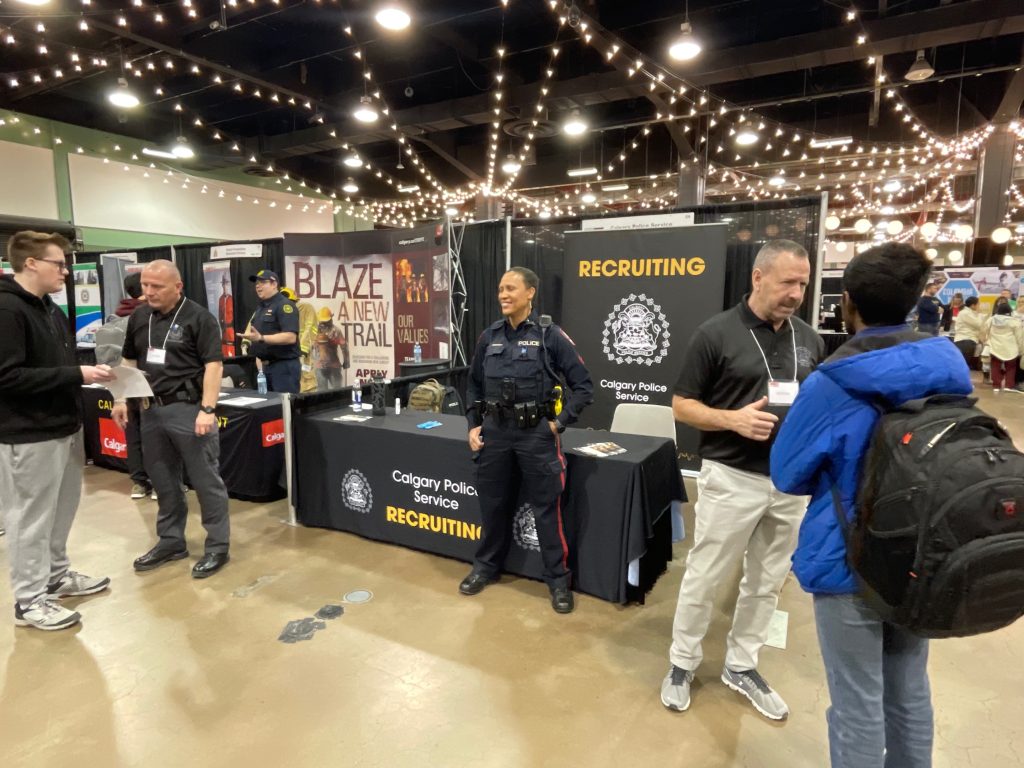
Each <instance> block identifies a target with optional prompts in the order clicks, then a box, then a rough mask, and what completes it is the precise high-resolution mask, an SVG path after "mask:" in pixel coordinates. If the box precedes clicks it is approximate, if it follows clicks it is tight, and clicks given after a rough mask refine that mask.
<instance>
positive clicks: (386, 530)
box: [292, 409, 685, 603]
mask: <svg viewBox="0 0 1024 768" xmlns="http://www.w3.org/2000/svg"><path fill="white" fill-rule="evenodd" d="M345 413H351V411H350V410H347V409H339V410H332V411H326V412H321V413H314V414H312V415H303V414H296V415H295V417H294V418H293V420H292V426H293V434H294V447H295V455H296V461H295V469H294V472H293V478H294V488H293V498H294V501H295V507H296V513H297V516H298V519H299V521H300V522H302V523H303V524H304V525H311V526H319V527H323V528H332V529H335V530H341V531H349V532H352V533H357V534H359V535H360V536H365V537H367V538H370V539H376V540H379V541H386V542H390V543H394V544H399V545H401V546H405V547H411V548H413V549H419V550H424V551H426V552H433V553H435V554H440V555H446V556H448V557H454V558H457V559H459V560H464V561H466V562H471V561H472V559H473V556H474V553H475V551H476V547H477V543H478V541H479V534H480V512H479V506H478V501H477V498H476V490H475V488H474V479H475V477H474V475H475V472H474V466H473V462H472V458H471V454H470V451H469V446H468V445H467V443H466V420H465V419H464V418H460V417H456V416H450V415H444V414H423V413H418V412H407V413H403V414H402V415H400V416H394V415H392V414H389V415H387V416H384V417H377V418H373V419H371V420H370V421H366V422H361V423H357V422H339V421H336V420H335V418H336V417H337V416H340V415H343V414H345ZM364 413H365V414H367V415H368V413H369V412H364ZM432 419H436V420H438V421H441V422H443V424H442V426H441V427H438V428H436V429H431V430H422V429H418V428H417V426H416V425H417V424H420V423H422V422H424V421H429V420H432ZM604 440H611V441H614V442H616V443H618V444H619V445H621V446H622V447H623V448H626V449H627V452H626V453H623V454H619V455H617V456H608V457H603V458H594V457H590V456H586V455H583V454H580V453H578V452H576V451H575V450H574V449H575V448H577V447H579V446H581V445H585V444H587V443H593V442H598V441H604ZM562 447H563V450H564V453H565V456H566V459H567V464H568V477H567V483H566V490H565V493H564V495H563V498H562V511H563V521H564V525H565V531H566V538H567V540H568V544H569V553H570V554H569V566H570V568H571V569H572V571H573V576H574V586H575V587H576V588H577V589H579V590H580V591H581V592H586V593H588V594H591V595H595V596H596V597H600V598H602V599H605V600H610V601H613V602H617V603H626V602H630V601H640V602H642V601H643V598H644V595H645V594H646V593H647V592H648V591H649V590H650V588H651V587H652V586H653V585H654V583H655V581H656V580H657V578H658V576H660V575H661V574H662V573H663V572H664V570H665V566H666V564H667V563H668V561H669V560H670V559H671V557H672V541H671V539H672V530H671V519H670V512H669V510H670V506H671V502H672V501H673V500H677V499H678V500H682V499H684V498H685V492H684V491H683V487H682V481H681V478H680V475H679V467H678V464H677V462H676V452H675V445H674V444H673V442H672V441H671V440H665V439H661V438H651V437H644V436H638V435H621V434H614V433H609V432H595V431H590V430H575V429H570V430H568V431H566V433H565V434H564V435H563V438H562ZM524 506H525V505H521V504H519V503H518V502H517V504H516V507H515V508H516V514H515V519H514V520H513V521H510V524H511V525H512V528H513V544H512V546H511V548H510V551H509V555H508V558H507V560H506V564H505V565H506V570H508V571H511V572H512V573H517V574H520V575H523V576H528V577H531V578H540V576H541V573H542V567H541V559H540V551H539V549H540V548H539V546H538V544H537V539H536V533H535V531H534V529H533V526H532V514H525V513H524ZM527 509H528V508H527ZM637 559H639V560H640V564H639V579H638V581H639V584H638V586H635V587H634V586H630V585H629V583H628V579H627V574H628V570H629V564H630V563H631V562H632V561H634V560H637ZM453 588H454V587H453Z"/></svg>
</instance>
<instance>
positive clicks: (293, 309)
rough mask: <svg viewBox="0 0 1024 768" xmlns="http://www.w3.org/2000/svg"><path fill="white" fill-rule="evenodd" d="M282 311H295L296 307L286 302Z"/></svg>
mask: <svg viewBox="0 0 1024 768" xmlns="http://www.w3.org/2000/svg"><path fill="white" fill-rule="evenodd" d="M281 311H282V312H287V313H290V312H294V311H295V307H293V306H292V305H291V304H285V305H284V306H283V307H281Z"/></svg>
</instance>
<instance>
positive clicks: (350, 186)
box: [341, 176, 359, 195]
mask: <svg viewBox="0 0 1024 768" xmlns="http://www.w3.org/2000/svg"><path fill="white" fill-rule="evenodd" d="M341 191H342V192H345V193H347V194H349V195H354V194H355V193H356V192H358V191H359V185H358V184H356V183H355V181H354V180H353V179H352V177H351V176H349V177H348V179H346V180H345V184H344V186H343V187H342V188H341Z"/></svg>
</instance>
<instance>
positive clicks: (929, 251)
mask: <svg viewBox="0 0 1024 768" xmlns="http://www.w3.org/2000/svg"><path fill="white" fill-rule="evenodd" d="M924 255H925V256H927V257H928V258H929V259H934V258H935V257H936V256H938V255H939V252H938V251H937V250H936V249H935V248H929V249H927V250H926V251H925V252H924Z"/></svg>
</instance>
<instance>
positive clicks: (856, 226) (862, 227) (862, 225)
mask: <svg viewBox="0 0 1024 768" xmlns="http://www.w3.org/2000/svg"><path fill="white" fill-rule="evenodd" d="M853 230H854V231H855V232H856V233H857V234H858V235H866V234H867V233H868V232H870V231H871V222H870V221H869V220H868V219H857V220H856V221H855V222H853Z"/></svg>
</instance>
